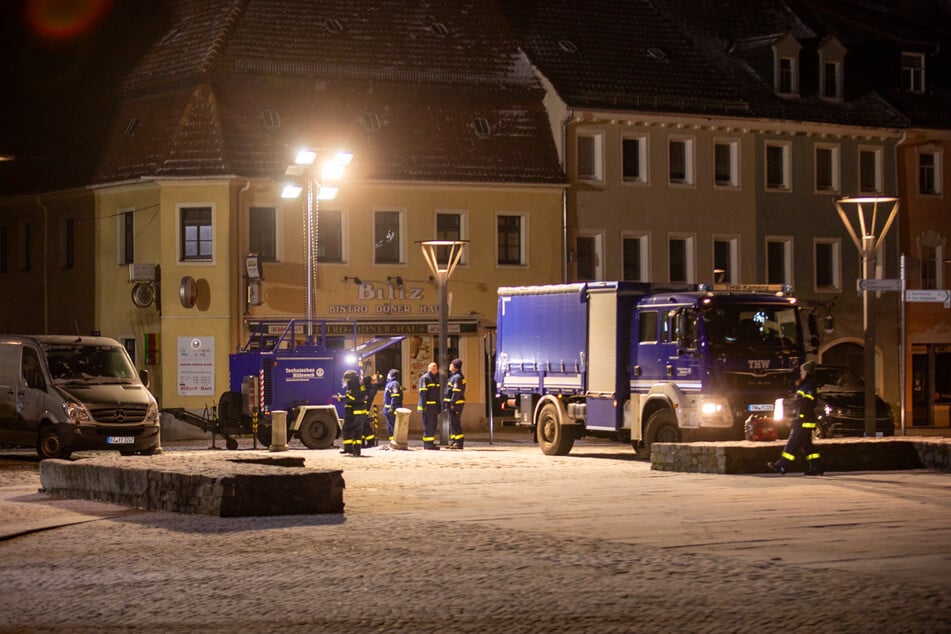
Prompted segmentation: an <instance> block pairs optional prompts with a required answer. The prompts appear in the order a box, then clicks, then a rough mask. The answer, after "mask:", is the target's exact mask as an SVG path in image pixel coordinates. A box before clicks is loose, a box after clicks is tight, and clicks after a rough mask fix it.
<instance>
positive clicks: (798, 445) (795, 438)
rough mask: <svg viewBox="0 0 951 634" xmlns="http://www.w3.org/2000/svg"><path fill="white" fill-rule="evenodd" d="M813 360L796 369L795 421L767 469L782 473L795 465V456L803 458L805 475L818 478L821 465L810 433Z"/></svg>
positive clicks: (812, 424) (813, 408)
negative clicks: (776, 457) (776, 455)
mask: <svg viewBox="0 0 951 634" xmlns="http://www.w3.org/2000/svg"><path fill="white" fill-rule="evenodd" d="M815 369H816V363H815V361H806V362H805V363H803V364H802V365H801V366H800V367H799V382H798V383H797V384H796V418H795V419H793V421H792V425H791V429H790V432H789V440H788V441H786V447H785V448H784V449H783V453H782V455H780V457H779V460H777V461H776V462H770V463H769V464H768V465H767V466H768V467H769V468H770V469H771V470H773V471H776V472H779V473H782V474H785V473H786V471H788V470H789V468H790V467H791V466H792V465H793V464H794V463H795V462H796V459H797V457H798V454H800V453H801V454H802V455H804V456H805V457H806V475H807V476H820V475H822V473H823V471H822V463H820V462H819V452H818V450H816V448H815V446H814V445H813V443H812V434H813V432H814V431H815V429H816V379H815Z"/></svg>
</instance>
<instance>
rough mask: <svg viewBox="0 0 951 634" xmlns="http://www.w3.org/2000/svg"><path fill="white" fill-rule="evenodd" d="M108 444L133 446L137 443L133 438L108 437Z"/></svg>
mask: <svg viewBox="0 0 951 634" xmlns="http://www.w3.org/2000/svg"><path fill="white" fill-rule="evenodd" d="M106 442H107V443H108V444H110V445H131V444H133V443H134V442H135V438H134V437H132V436H107V437H106Z"/></svg>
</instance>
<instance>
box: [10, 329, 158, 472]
mask: <svg viewBox="0 0 951 634" xmlns="http://www.w3.org/2000/svg"><path fill="white" fill-rule="evenodd" d="M147 386H148V372H147V371H145V370H143V371H142V373H141V376H140V375H139V374H137V373H136V371H135V366H134V365H133V364H132V359H130V358H129V354H128V352H126V350H125V348H123V347H122V345H121V344H120V343H119V342H118V341H116V340H114V339H109V338H107V337H78V336H59V335H55V336H53V335H37V336H21V335H0V444H9V445H19V446H26V447H36V452H37V453H38V454H39V456H40V459H45V458H68V457H69V456H70V454H71V453H72V452H73V451H77V450H88V449H112V450H116V451H119V452H121V453H122V454H134V453H143V454H152V453H158V452H160V451H161V440H160V436H159V410H158V405H157V404H156V402H155V397H153V396H152V394H151V392H149V390H148V387H147Z"/></svg>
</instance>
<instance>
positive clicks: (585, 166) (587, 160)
mask: <svg viewBox="0 0 951 634" xmlns="http://www.w3.org/2000/svg"><path fill="white" fill-rule="evenodd" d="M601 151H602V138H601V135H600V134H580V133H579V134H578V178H579V179H580V180H585V181H600V180H602V179H603V178H604V173H603V169H604V167H603V165H602V159H601Z"/></svg>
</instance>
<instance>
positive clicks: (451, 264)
mask: <svg viewBox="0 0 951 634" xmlns="http://www.w3.org/2000/svg"><path fill="white" fill-rule="evenodd" d="M468 243H469V241H468V240H426V241H423V242H418V243H417V244H419V246H420V248H421V249H422V250H423V257H424V258H426V264H428V265H429V270H430V271H431V272H432V274H433V277H435V278H436V283H437V284H438V285H439V398H440V399H441V398H442V395H443V394H445V393H446V383H447V378H448V368H449V358H448V357H449V336H448V325H447V317H448V314H449V305H448V302H447V299H446V285H447V283H448V282H449V278H450V277H451V276H452V273H453V271H455V270H456V265H457V264H459V260H460V258H461V257H462V248H463V247H464V246H466V245H467V244H468ZM441 251H442V252H443V254H444V255H445V262H440V261H439V253H440V252H441ZM439 422H440V424H439V442H440V443H441V444H443V445H445V444H448V442H449V416H448V412H444V411H441V412H440V414H439Z"/></svg>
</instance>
